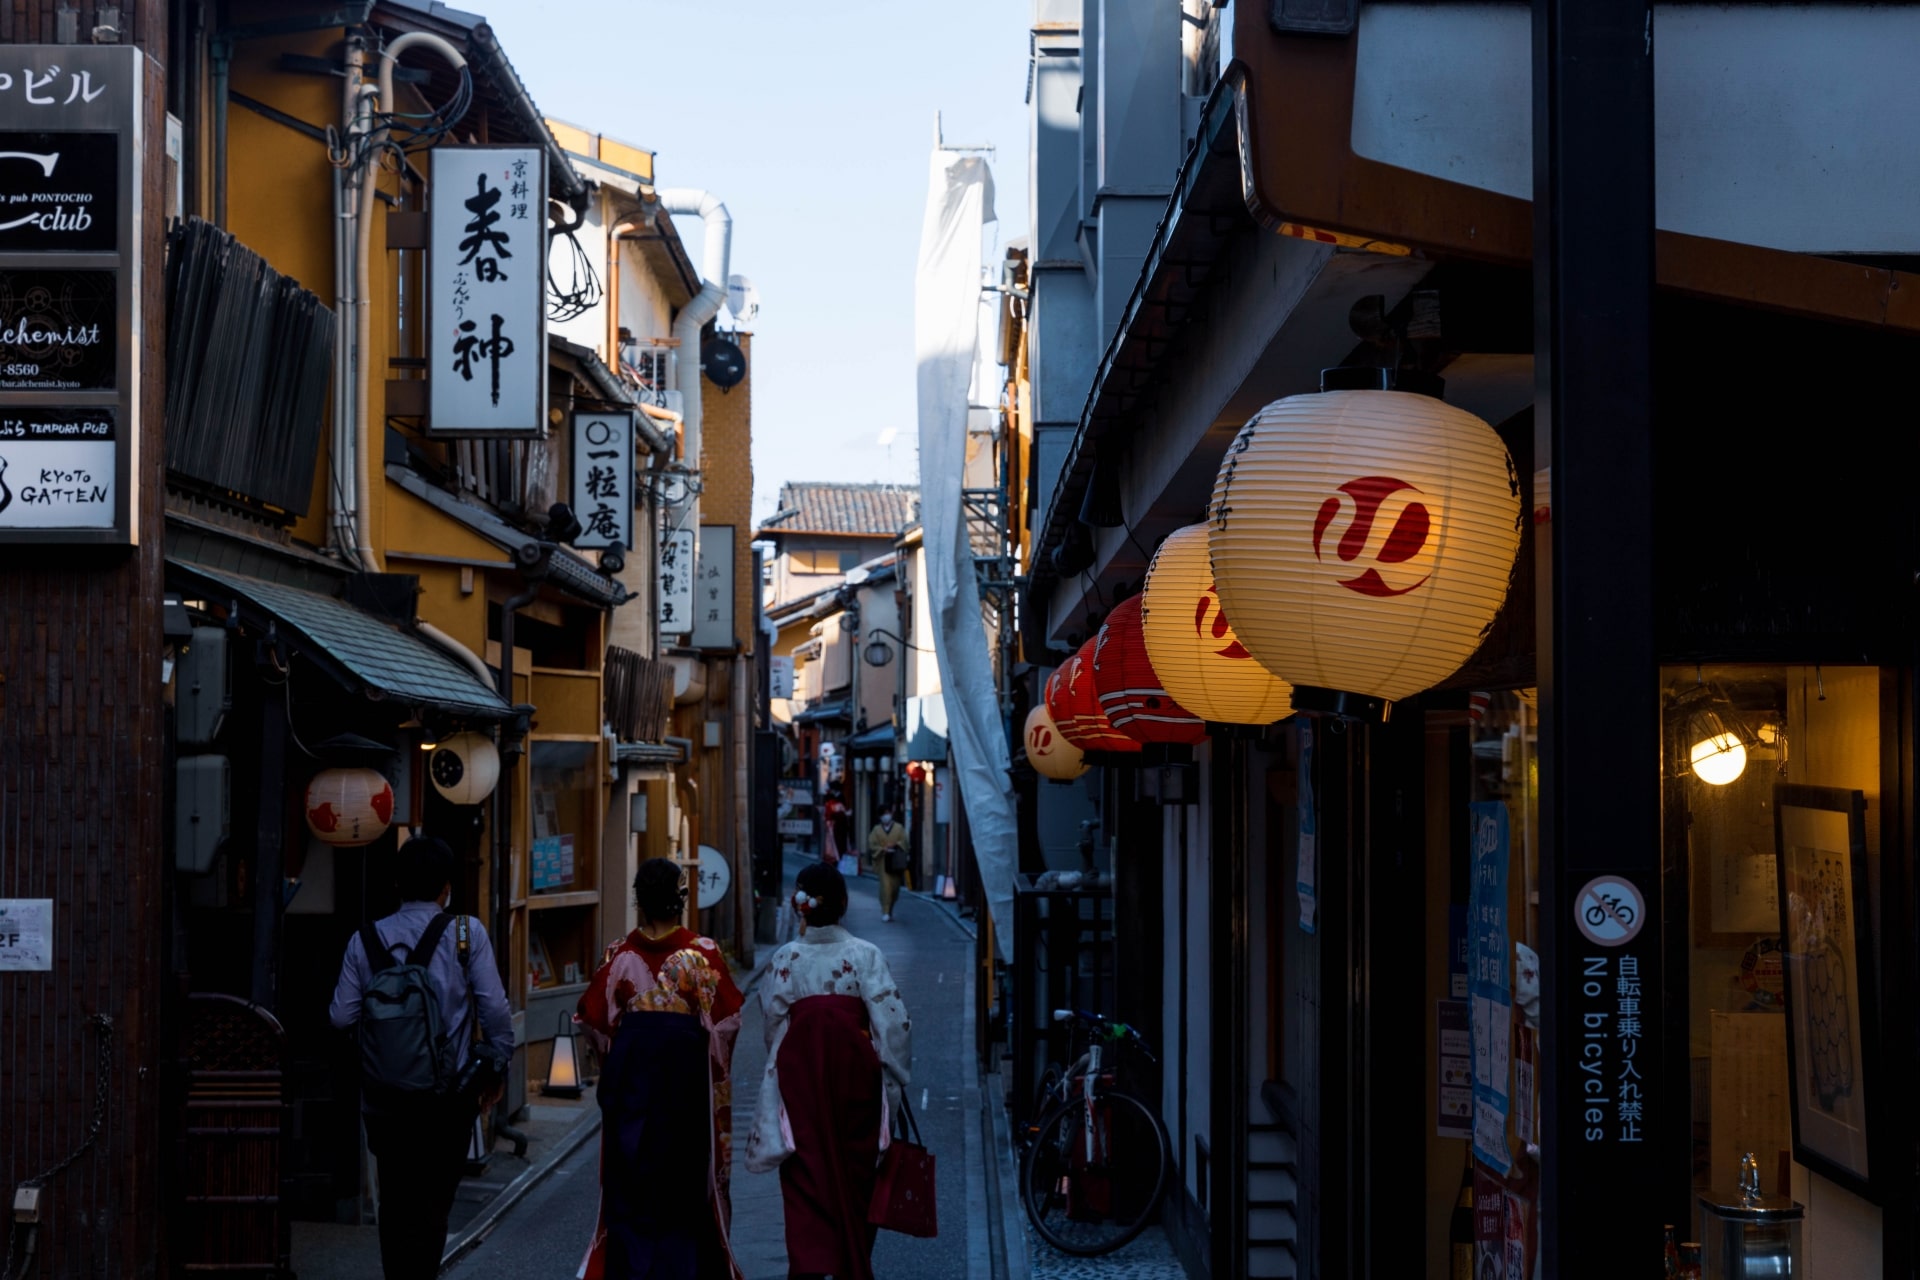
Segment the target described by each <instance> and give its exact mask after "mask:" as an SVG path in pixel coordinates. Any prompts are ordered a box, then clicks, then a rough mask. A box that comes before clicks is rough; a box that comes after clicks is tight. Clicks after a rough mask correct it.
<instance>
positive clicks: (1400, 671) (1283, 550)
mask: <svg viewBox="0 0 1920 1280" xmlns="http://www.w3.org/2000/svg"><path fill="white" fill-rule="evenodd" d="M1208 543H1209V547H1210V549H1211V552H1212V557H1213V569H1214V577H1215V581H1216V582H1217V583H1218V585H1219V588H1220V601H1221V604H1222V605H1223V606H1224V607H1225V608H1226V610H1227V612H1228V613H1229V614H1230V615H1231V616H1232V618H1233V627H1234V631H1235V632H1236V633H1237V634H1238V635H1239V637H1240V640H1241V643H1243V644H1244V645H1245V646H1246V647H1247V650H1248V651H1249V652H1250V653H1252V654H1253V656H1254V657H1255V658H1257V659H1258V660H1259V661H1260V664H1261V665H1262V666H1264V667H1266V668H1267V669H1269V670H1270V671H1272V672H1274V673H1275V674H1276V675H1279V676H1282V677H1284V678H1285V679H1287V680H1289V681H1291V682H1292V683H1293V685H1294V695H1293V701H1294V705H1295V706H1296V707H1299V708H1301V709H1303V710H1313V711H1323V712H1335V713H1338V714H1345V715H1354V716H1361V717H1372V718H1378V717H1380V716H1383V715H1384V714H1385V712H1386V708H1387V705H1388V704H1390V703H1391V702H1393V701H1395V700H1397V699H1400V698H1405V697H1408V696H1410V695H1412V694H1415V693H1418V692H1420V691H1421V690H1423V689H1427V688H1431V687H1432V686H1433V685H1435V684H1438V683H1439V682H1440V681H1442V680H1444V679H1446V678H1447V677H1448V676H1450V675H1452V674H1453V673H1454V672H1455V671H1457V670H1459V668H1460V665H1461V664H1462V663H1464V662H1465V661H1466V660H1467V659H1468V658H1469V657H1471V656H1472V655H1473V652H1474V650H1475V649H1476V648H1478V647H1479V644H1480V638H1481V636H1482V635H1483V634H1485V632H1486V629H1487V627H1488V625H1489V624H1491V623H1492V621H1493V619H1494V615H1495V614H1497V613H1498V612H1499V611H1500V606H1501V604H1502V603H1503V602H1504V601H1505V600H1506V595H1507V583H1508V580H1509V579H1510V577H1511V576H1512V573H1513V561H1514V556H1515V555H1516V554H1517V553H1518V551H1519V549H1520V486H1519V482H1518V481H1517V479H1516V478H1515V476H1514V471H1513V461H1512V459H1511V458H1510V457H1509V456H1508V454H1507V448H1506V445H1505V444H1504V443H1502V441H1501V439H1500V437H1499V435H1498V434H1496V433H1495V432H1494V430H1493V428H1492V427H1490V426H1488V425H1487V424H1486V423H1485V422H1483V421H1482V420H1481V419H1479V418H1476V417H1475V416H1474V415H1472V414H1470V413H1467V412H1466V411H1464V410H1462V409H1456V408H1453V407H1452V406H1450V405H1448V404H1446V403H1444V402H1442V401H1440V400H1437V399H1434V398H1433V397H1431V396H1424V395H1415V394H1413V393H1410V392H1404V391H1326V392H1321V393H1320V394H1318V395H1301V396H1290V397H1288V398H1287V399H1285V400H1280V401H1276V402H1275V403H1273V404H1270V405H1268V406H1267V407H1266V408H1264V409H1262V410H1261V411H1260V412H1259V413H1258V414H1255V415H1254V417H1253V420H1252V421H1251V422H1249V423H1247V425H1246V426H1245V427H1243V428H1241V430H1240V434H1239V435H1238V436H1236V437H1235V438H1234V442H1233V444H1232V446H1230V447H1229V448H1228V450H1227V456H1226V458H1225V459H1224V460H1223V461H1222V462H1221V465H1220V472H1219V475H1218V476H1217V477H1215V479H1214V486H1213V505H1212V508H1211V518H1210V520H1209V533H1208Z"/></svg>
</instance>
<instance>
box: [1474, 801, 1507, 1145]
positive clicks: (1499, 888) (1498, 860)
mask: <svg viewBox="0 0 1920 1280" xmlns="http://www.w3.org/2000/svg"><path fill="white" fill-rule="evenodd" d="M1467 809H1468V814H1469V816H1468V821H1469V822H1470V823H1471V824H1472V849H1473V864H1472V866H1473V884H1472V886H1471V889H1470V892H1469V896H1468V900H1467V924H1468V932H1469V934H1470V937H1471V942H1470V947H1469V952H1468V961H1469V967H1468V971H1467V994H1468V1002H1469V1004H1470V1005H1471V1006H1472V1010H1473V1154H1474V1158H1475V1159H1477V1160H1479V1161H1480V1162H1481V1163H1482V1164H1484V1165H1486V1166H1487V1167H1488V1168H1490V1169H1493V1170H1495V1171H1496V1172H1499V1173H1505V1172H1506V1171H1507V1169H1508V1167H1509V1166H1510V1164H1511V1162H1512V1156H1511V1154H1510V1152H1509V1150H1508V1147H1507V1112H1508V1109H1509V1103H1508V1097H1509V1093H1508V1081H1509V1080H1510V1079H1511V1078H1512V1052H1513V994H1512V992H1513V985H1512V981H1511V979H1510V978H1509V976H1508V975H1509V973H1510V969H1509V965H1510V963H1511V962H1510V961H1509V959H1508V952H1509V949H1510V945H1511V944H1510V943H1509V941H1508V936H1507V860H1508V858H1509V856H1510V854H1511V851H1512V839H1511V835H1510V833H1509V830H1508V825H1507V806H1506V805H1505V804H1504V803H1502V802H1501V801H1497V800H1495V801H1478V802H1475V803H1473V804H1471V805H1468V806H1467Z"/></svg>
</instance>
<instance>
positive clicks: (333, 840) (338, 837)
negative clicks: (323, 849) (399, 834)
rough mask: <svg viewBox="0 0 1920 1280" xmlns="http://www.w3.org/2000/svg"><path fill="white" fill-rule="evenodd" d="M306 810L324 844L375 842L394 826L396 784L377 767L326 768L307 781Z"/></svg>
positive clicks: (315, 834)
mask: <svg viewBox="0 0 1920 1280" xmlns="http://www.w3.org/2000/svg"><path fill="white" fill-rule="evenodd" d="M306 813H307V830H309V831H311V832H312V833H313V837H314V839H316V840H318V841H320V842H321V843H322V844H330V845H334V846H336V847H338V848H342V849H352V848H357V847H359V846H360V845H363V844H372V843H373V842H374V841H375V840H378V839H379V838H380V837H381V836H383V835H385V834H386V833H387V828H388V827H389V826H391V825H393V785H392V784H391V783H389V782H388V781H387V780H386V778H385V777H384V776H382V775H381V773H380V771H379V770H377V769H322V770H321V771H320V772H319V773H317V774H315V775H314V776H313V781H312V782H309V783H308V784H307V804H306Z"/></svg>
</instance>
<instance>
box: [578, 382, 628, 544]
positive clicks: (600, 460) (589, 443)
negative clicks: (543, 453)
mask: <svg viewBox="0 0 1920 1280" xmlns="http://www.w3.org/2000/svg"><path fill="white" fill-rule="evenodd" d="M573 514H574V515H575V516H577V517H579V520H580V530H581V532H580V536H579V537H577V538H575V539H574V540H573V545H574V546H576V547H578V548H580V549H581V550H583V551H592V550H605V549H606V548H608V547H619V548H620V549H622V550H626V549H628V548H630V547H632V546H633V413H632V411H631V410H627V411H624V412H620V413H575V414H574V415H573Z"/></svg>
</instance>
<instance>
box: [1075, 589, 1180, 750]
mask: <svg viewBox="0 0 1920 1280" xmlns="http://www.w3.org/2000/svg"><path fill="white" fill-rule="evenodd" d="M1093 689H1094V693H1095V694H1096V696H1098V698H1099V700H1100V710H1101V711H1102V712H1104V713H1105V715H1106V717H1107V722H1108V723H1109V724H1111V725H1112V726H1113V727H1114V728H1116V729H1118V730H1119V731H1120V732H1121V733H1124V734H1126V735H1127V736H1128V737H1129V738H1135V739H1138V740H1139V741H1141V742H1160V743H1176V744H1186V745H1192V744H1194V743H1197V742H1203V741H1205V740H1206V736H1207V726H1206V725H1205V724H1203V723H1201V721H1200V717H1199V716H1196V715H1195V714H1193V712H1191V711H1189V710H1187V709H1186V708H1185V707H1183V706H1181V705H1180V704H1179V703H1178V702H1175V701H1174V700H1173V697H1172V695H1170V694H1169V693H1168V692H1167V690H1166V688H1165V686H1164V685H1162V684H1161V682H1160V677H1159V675H1158V673H1156V672H1155V671H1154V669H1153V662H1152V660H1151V659H1150V658H1148V657H1147V642H1146V637H1145V636H1143V635H1142V634H1141V631H1140V597H1139V596H1129V597H1127V598H1126V599H1125V600H1122V601H1121V602H1120V603H1119V604H1117V605H1115V606H1113V612H1112V613H1109V614H1108V615H1107V620H1106V621H1105V622H1104V623H1102V624H1101V626H1100V634H1099V635H1097V636H1096V637H1094V647H1093Z"/></svg>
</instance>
